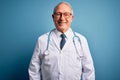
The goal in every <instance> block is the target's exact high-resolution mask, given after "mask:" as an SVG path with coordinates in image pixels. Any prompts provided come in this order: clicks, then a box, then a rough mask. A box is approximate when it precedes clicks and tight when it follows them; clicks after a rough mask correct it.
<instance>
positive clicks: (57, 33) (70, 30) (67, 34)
mask: <svg viewBox="0 0 120 80" xmlns="http://www.w3.org/2000/svg"><path fill="white" fill-rule="evenodd" d="M55 34H56V35H57V36H58V37H60V35H61V34H62V32H60V31H58V30H57V29H55ZM64 34H65V36H66V38H71V36H72V35H73V34H72V29H71V28H69V29H68V30H67V31H66V32H65V33H64ZM71 34H72V35H71Z"/></svg>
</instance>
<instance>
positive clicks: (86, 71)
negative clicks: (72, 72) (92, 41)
mask: <svg viewBox="0 0 120 80" xmlns="http://www.w3.org/2000/svg"><path fill="white" fill-rule="evenodd" d="M82 48H83V59H82V80H95V70H94V65H93V60H92V56H91V54H90V50H89V47H88V43H87V40H86V38H84V37H83V40H82Z"/></svg>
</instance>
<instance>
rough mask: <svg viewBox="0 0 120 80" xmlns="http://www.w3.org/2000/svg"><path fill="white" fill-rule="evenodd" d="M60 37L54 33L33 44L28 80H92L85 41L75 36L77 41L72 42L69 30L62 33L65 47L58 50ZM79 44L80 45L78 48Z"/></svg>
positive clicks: (59, 33)
mask: <svg viewBox="0 0 120 80" xmlns="http://www.w3.org/2000/svg"><path fill="white" fill-rule="evenodd" d="M61 34H62V33H61V32H59V31H58V30H57V29H54V30H53V31H52V32H51V34H50V40H49V47H48V50H46V47H47V45H48V36H49V32H48V33H46V34H44V35H42V36H40V37H39V38H38V42H37V44H36V47H35V50H34V53H33V56H32V59H31V62H30V66H29V78H30V80H41V79H42V80H80V79H81V78H82V80H95V71H94V66H93V60H92V57H91V54H90V50H89V47H88V43H87V40H86V39H85V37H84V36H82V35H81V34H78V33H75V34H76V35H77V36H78V37H79V38H80V42H79V41H78V39H77V38H74V41H75V45H74V43H73V37H74V33H73V31H72V30H71V28H70V29H69V30H68V31H67V32H65V33H64V34H65V35H66V43H65V45H64V47H63V49H62V50H61V49H60V41H61V37H60V35H61ZM80 43H81V44H80Z"/></svg>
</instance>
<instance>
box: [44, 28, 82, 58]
mask: <svg viewBox="0 0 120 80" xmlns="http://www.w3.org/2000/svg"><path fill="white" fill-rule="evenodd" d="M54 30H55V29H53V30H51V31H50V32H49V34H48V40H47V47H46V49H45V51H44V55H45V56H46V55H49V52H48V49H49V45H50V37H51V33H52V32H53V31H54ZM72 32H73V34H74V36H73V44H74V46H75V49H76V53H77V54H78V56H79V58H82V57H83V48H82V43H81V40H80V37H79V36H77V35H76V33H75V32H74V31H72ZM76 39H77V40H78V41H79V45H80V47H81V48H80V49H81V50H78V48H77V46H76V43H75V40H76Z"/></svg>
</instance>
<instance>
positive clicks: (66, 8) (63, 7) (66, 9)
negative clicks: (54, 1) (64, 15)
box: [55, 3, 71, 12]
mask: <svg viewBox="0 0 120 80" xmlns="http://www.w3.org/2000/svg"><path fill="white" fill-rule="evenodd" d="M55 12H71V7H70V6H69V5H67V4H64V3H63V4H60V5H58V6H57V7H56V10H55Z"/></svg>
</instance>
